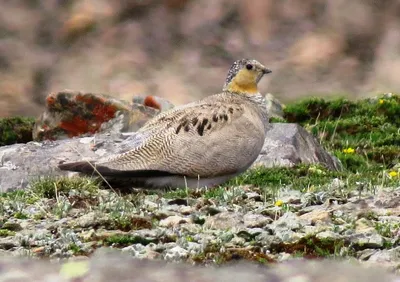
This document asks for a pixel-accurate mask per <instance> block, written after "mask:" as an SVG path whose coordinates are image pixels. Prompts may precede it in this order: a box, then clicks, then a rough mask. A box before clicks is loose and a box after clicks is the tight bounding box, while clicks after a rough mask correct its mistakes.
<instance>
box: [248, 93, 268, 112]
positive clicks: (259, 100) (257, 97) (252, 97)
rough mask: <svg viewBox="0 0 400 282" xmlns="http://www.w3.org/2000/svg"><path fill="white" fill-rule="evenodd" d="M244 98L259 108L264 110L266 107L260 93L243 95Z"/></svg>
mask: <svg viewBox="0 0 400 282" xmlns="http://www.w3.org/2000/svg"><path fill="white" fill-rule="evenodd" d="M245 96H246V97H247V98H249V99H250V100H251V101H253V102H254V103H256V104H257V105H258V106H260V107H261V108H265V106H266V101H265V97H264V96H263V95H261V93H260V92H258V91H257V93H255V94H245Z"/></svg>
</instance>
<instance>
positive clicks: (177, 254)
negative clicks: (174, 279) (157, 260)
mask: <svg viewBox="0 0 400 282" xmlns="http://www.w3.org/2000/svg"><path fill="white" fill-rule="evenodd" d="M188 254H189V252H188V251H187V250H185V249H184V248H182V247H180V246H175V247H173V248H171V249H169V250H168V251H167V253H166V254H165V257H164V258H165V260H167V261H178V262H179V261H182V260H183V259H185V258H187V256H188Z"/></svg>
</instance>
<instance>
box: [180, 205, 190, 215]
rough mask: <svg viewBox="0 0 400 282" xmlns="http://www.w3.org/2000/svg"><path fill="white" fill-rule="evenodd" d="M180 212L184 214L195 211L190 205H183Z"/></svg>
mask: <svg viewBox="0 0 400 282" xmlns="http://www.w3.org/2000/svg"><path fill="white" fill-rule="evenodd" d="M179 212H180V213H181V214H183V215H190V214H191V213H192V212H193V208H192V207H190V206H181V207H180V208H179Z"/></svg>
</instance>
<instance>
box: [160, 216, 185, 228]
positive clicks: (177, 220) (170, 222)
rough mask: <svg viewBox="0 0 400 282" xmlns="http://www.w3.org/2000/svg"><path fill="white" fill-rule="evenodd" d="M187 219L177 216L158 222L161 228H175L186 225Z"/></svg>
mask: <svg viewBox="0 0 400 282" xmlns="http://www.w3.org/2000/svg"><path fill="white" fill-rule="evenodd" d="M188 222H189V219H187V218H184V217H181V216H178V215H173V216H169V217H167V218H165V219H162V220H160V224H159V225H160V226H161V227H176V226H178V225H180V224H182V223H188Z"/></svg>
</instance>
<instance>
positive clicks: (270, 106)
mask: <svg viewBox="0 0 400 282" xmlns="http://www.w3.org/2000/svg"><path fill="white" fill-rule="evenodd" d="M265 102H266V108H267V112H268V115H269V117H274V118H280V119H284V116H283V109H284V108H285V106H284V105H283V104H282V103H281V102H280V101H279V100H278V99H276V98H275V97H274V96H273V95H272V94H271V93H267V94H266V95H265Z"/></svg>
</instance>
